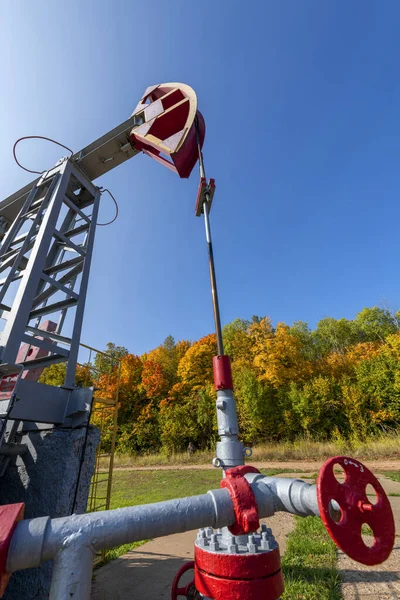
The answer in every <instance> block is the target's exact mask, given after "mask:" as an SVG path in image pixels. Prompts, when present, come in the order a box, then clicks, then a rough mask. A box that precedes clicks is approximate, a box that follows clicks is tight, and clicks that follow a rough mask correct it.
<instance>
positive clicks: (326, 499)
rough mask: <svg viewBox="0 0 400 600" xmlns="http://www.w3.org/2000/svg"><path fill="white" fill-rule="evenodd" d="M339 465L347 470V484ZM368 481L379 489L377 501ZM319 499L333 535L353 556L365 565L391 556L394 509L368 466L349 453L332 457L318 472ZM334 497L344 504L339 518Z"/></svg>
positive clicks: (322, 512)
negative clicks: (365, 528)
mask: <svg viewBox="0 0 400 600" xmlns="http://www.w3.org/2000/svg"><path fill="white" fill-rule="evenodd" d="M335 465H337V466H340V467H342V469H343V470H344V472H345V480H344V482H343V483H340V482H339V481H338V480H337V479H336V477H335V475H334V467H335ZM368 484H371V485H372V486H373V488H374V489H375V494H376V503H375V504H374V503H371V502H370V501H369V499H368V497H367V493H366V488H367V485H368ZM317 498H318V505H319V510H320V513H321V519H322V521H323V523H324V525H325V527H326V529H327V530H328V533H329V535H330V536H331V538H332V539H333V541H334V542H335V544H337V545H338V546H339V548H340V549H341V550H343V552H345V553H346V554H347V555H348V556H350V558H352V559H353V560H356V561H357V562H360V563H362V564H364V565H378V564H380V563H382V562H384V561H385V560H386V559H387V558H388V557H389V555H390V553H391V551H392V549H393V544H394V539H395V526H394V519H393V513H392V509H391V506H390V502H389V499H388V497H387V496H386V494H385V491H384V489H383V487H382V486H381V484H380V483H379V481H378V479H377V478H376V477H375V476H374V475H373V473H371V471H370V470H369V469H367V467H366V466H365V465H363V464H361V463H360V462H359V461H357V460H355V459H353V458H349V457H347V456H335V457H334V458H331V459H329V460H328V461H327V462H326V463H325V464H324V466H323V467H322V469H321V470H320V472H319V475H318V479H317ZM332 500H335V501H336V502H337V503H338V504H339V506H340V509H341V517H340V520H339V521H335V520H334V519H333V517H332V515H331V512H332V507H331V506H330V504H331V501H332ZM364 523H366V524H367V525H369V527H370V528H371V529H372V532H373V534H374V538H375V540H374V544H373V545H372V547H368V546H366V545H365V544H364V541H363V539H362V536H361V528H362V525H363V524H364Z"/></svg>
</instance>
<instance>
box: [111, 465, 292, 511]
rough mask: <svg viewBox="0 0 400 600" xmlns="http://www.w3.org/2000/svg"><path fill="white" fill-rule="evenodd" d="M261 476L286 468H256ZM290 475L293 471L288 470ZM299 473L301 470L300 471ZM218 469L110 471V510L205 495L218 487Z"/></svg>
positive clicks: (280, 471) (276, 473) (219, 473)
mask: <svg viewBox="0 0 400 600" xmlns="http://www.w3.org/2000/svg"><path fill="white" fill-rule="evenodd" d="M260 470H261V473H263V474H264V475H269V476H272V475H279V474H280V473H285V472H287V471H288V470H287V469H260ZM290 472H293V470H292V469H291V470H290ZM300 472H301V471H300ZM220 481H221V471H220V469H196V470H195V471H190V470H180V471H178V470H177V471H175V470H168V471H157V470H154V471H130V470H127V471H114V474H113V488H112V495H111V508H121V507H123V506H136V505H138V504H149V503H152V502H161V501H162V500H172V499H173V498H183V497H184V496H196V495H197V494H205V493H206V492H207V491H208V490H210V489H214V488H219V482H220Z"/></svg>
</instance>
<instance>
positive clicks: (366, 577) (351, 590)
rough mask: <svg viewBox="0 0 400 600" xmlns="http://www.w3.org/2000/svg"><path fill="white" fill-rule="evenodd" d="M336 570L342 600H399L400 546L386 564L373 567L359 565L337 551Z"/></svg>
mask: <svg viewBox="0 0 400 600" xmlns="http://www.w3.org/2000/svg"><path fill="white" fill-rule="evenodd" d="M338 568H339V570H340V575H341V578H342V582H343V583H342V594H343V598H344V600H377V599H378V598H379V600H394V599H397V600H399V598H400V545H398V544H397V545H396V546H395V548H394V549H393V552H392V554H391V555H390V557H389V558H388V560H387V561H386V562H384V563H383V564H382V565H377V566H375V567H369V566H366V565H360V563H357V562H355V561H354V560H351V558H349V557H348V556H346V555H345V554H343V552H341V551H339V553H338Z"/></svg>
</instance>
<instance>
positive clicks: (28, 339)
mask: <svg viewBox="0 0 400 600" xmlns="http://www.w3.org/2000/svg"><path fill="white" fill-rule="evenodd" d="M21 341H22V342H25V344H29V346H36V347H37V348H42V349H43V350H46V352H53V353H54V354H59V355H60V356H65V357H66V358H68V356H69V350H67V349H66V348H62V347H61V346H56V344H52V343H51V342H49V341H48V340H40V339H39V338H36V337H33V336H31V335H23V336H22V340H21ZM28 362H29V361H28Z"/></svg>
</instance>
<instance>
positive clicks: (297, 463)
mask: <svg viewBox="0 0 400 600" xmlns="http://www.w3.org/2000/svg"><path fill="white" fill-rule="evenodd" d="M248 462H251V461H248ZM324 462H325V460H324V459H320V460H291V461H287V462H286V461H285V462H283V461H276V460H275V461H262V462H255V461H253V462H251V464H254V465H255V466H256V467H257V468H258V469H285V470H287V471H289V470H292V469H295V470H298V469H301V471H313V472H316V471H318V470H319V469H320V468H321V466H322V465H323V464H324ZM361 462H362V463H363V464H365V465H366V466H367V467H368V468H369V469H370V470H371V471H372V472H374V471H378V472H381V471H400V460H399V459H385V460H362V461H361ZM214 468H215V467H213V465H212V464H211V463H207V464H204V465H195V464H193V465H154V466H150V467H139V466H135V465H129V466H126V467H125V466H123V467H114V470H115V471H179V470H195V469H214Z"/></svg>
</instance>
